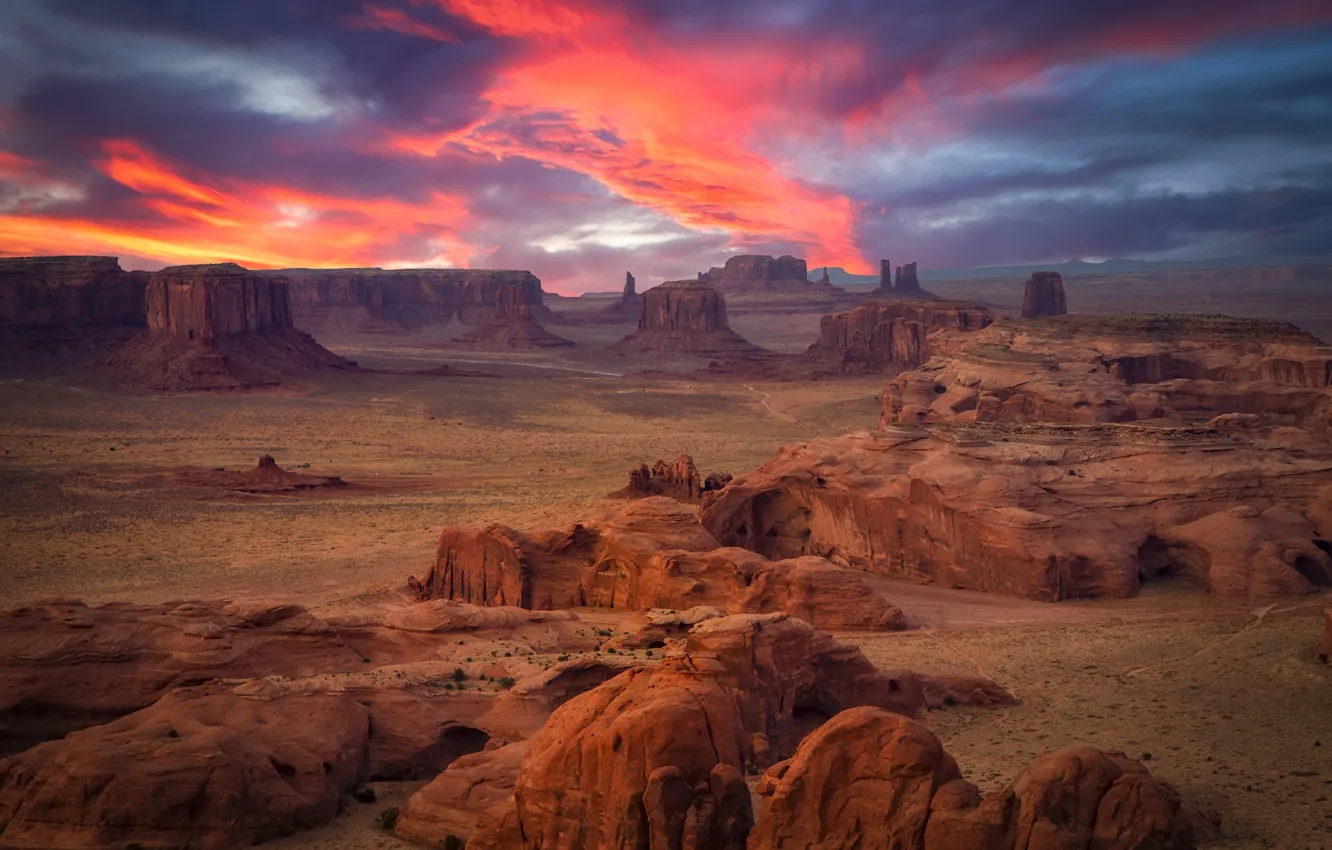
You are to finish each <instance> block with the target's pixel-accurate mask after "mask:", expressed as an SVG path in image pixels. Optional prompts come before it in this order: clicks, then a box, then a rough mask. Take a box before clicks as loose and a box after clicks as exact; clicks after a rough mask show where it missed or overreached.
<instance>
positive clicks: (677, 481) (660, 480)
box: [621, 454, 731, 502]
mask: <svg viewBox="0 0 1332 850" xmlns="http://www.w3.org/2000/svg"><path fill="white" fill-rule="evenodd" d="M730 480H731V476H730V475H729V474H727V473H721V472H713V473H711V474H709V475H708V477H707V478H703V477H702V476H700V475H699V473H698V467H697V466H695V465H694V459H693V458H692V457H690V456H689V455H683V454H682V455H680V456H679V457H678V458H676V460H675V463H667V462H666V461H664V460H659V461H657V462H656V463H654V464H653V465H652V466H651V467H649V466H648V465H647V464H643V465H642V466H640V467H638V468H637V469H632V470H630V471H629V486H628V487H626V488H625V489H624V490H622V491H621V495H624V496H627V497H630V498H642V497H644V496H668V497H670V498H672V499H675V500H676V501H677V502H696V501H698V500H699V499H700V498H702V496H703V494H704V493H708V492H711V491H713V490H720V489H721V488H722V487H724V486H726V483H727V482H728V481H730Z"/></svg>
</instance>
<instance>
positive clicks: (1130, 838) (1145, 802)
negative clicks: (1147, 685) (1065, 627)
mask: <svg viewBox="0 0 1332 850" xmlns="http://www.w3.org/2000/svg"><path fill="white" fill-rule="evenodd" d="M759 793H760V794H761V795H762V796H763V797H765V798H766V800H767V805H766V806H765V807H764V812H763V816H762V818H760V820H759V823H758V825H757V826H756V827H755V829H754V831H753V834H752V835H751V836H750V838H749V844H748V847H749V848H751V850H779V848H785V847H853V846H854V847H857V848H861V850H1016V848H1024V849H1025V848H1033V850H1034V848H1036V847H1051V848H1054V847H1070V848H1071V847H1096V848H1104V850H1133V848H1139V849H1140V848H1147V847H1160V848H1165V847H1169V848H1175V850H1186V848H1192V847H1195V846H1196V841H1197V840H1198V839H1200V838H1201V839H1206V838H1212V837H1215V836H1214V834H1213V828H1212V827H1211V825H1210V824H1208V823H1207V822H1206V821H1205V820H1204V819H1203V818H1202V816H1201V815H1200V814H1199V813H1198V812H1196V811H1195V810H1193V809H1191V808H1190V807H1188V806H1187V805H1185V804H1183V803H1182V802H1181V800H1180V796H1179V792H1177V791H1176V790H1175V789H1174V788H1173V787H1172V786H1171V785H1170V784H1169V783H1167V782H1164V781H1163V780H1160V779H1157V778H1155V777H1153V776H1152V775H1151V773H1150V772H1148V770H1147V768H1145V767H1143V766H1142V765H1141V764H1140V763H1138V762H1136V761H1134V760H1132V759H1130V758H1128V757H1127V756H1125V755H1124V754H1123V753H1103V752H1101V751H1100V750H1097V749H1093V748H1091V747H1070V748H1068V749H1064V750H1058V751H1056V752H1052V753H1048V754H1046V755H1045V756H1042V757H1041V758H1039V759H1037V760H1036V761H1035V762H1034V763H1032V764H1031V765H1029V766H1028V767H1027V768H1026V770H1024V771H1023V772H1022V774H1021V775H1020V776H1019V777H1018V778H1017V779H1016V780H1014V782H1013V783H1012V784H1011V785H1009V786H1008V788H1006V789H1005V790H1003V791H997V792H994V793H992V794H989V795H987V796H986V797H985V798H984V799H982V798H981V794H980V791H979V790H978V789H977V788H976V786H975V785H972V784H971V783H970V782H968V781H966V780H965V779H963V778H962V774H961V772H960V771H959V770H958V766H957V763H956V762H955V761H954V760H953V759H952V758H951V757H950V756H949V755H948V753H946V752H945V751H944V749H943V745H942V744H941V743H940V742H939V739H938V738H937V737H935V735H934V734H933V733H932V732H930V730H929V729H927V728H926V727H925V726H924V725H922V724H921V723H918V722H916V721H914V720H911V719H909V718H907V717H902V716H901V715H897V714H892V713H890V712H887V711H884V710H882V709H880V708H874V707H861V708H853V709H849V710H847V711H843V712H842V713H841V714H839V715H837V716H836V717H834V718H833V719H832V720H830V721H829V722H827V723H825V724H824V725H823V726H821V727H820V728H819V729H818V730H817V731H815V732H814V733H813V734H811V735H810V736H809V737H808V738H806V739H805V740H804V741H803V742H802V743H801V744H800V747H799V749H798V750H797V751H796V754H795V757H794V758H792V759H790V760H789V761H786V762H782V763H779V764H777V765H775V766H774V767H773V768H772V769H770V770H769V771H768V772H767V773H766V774H764V777H763V780H762V782H761V783H760V785H759Z"/></svg>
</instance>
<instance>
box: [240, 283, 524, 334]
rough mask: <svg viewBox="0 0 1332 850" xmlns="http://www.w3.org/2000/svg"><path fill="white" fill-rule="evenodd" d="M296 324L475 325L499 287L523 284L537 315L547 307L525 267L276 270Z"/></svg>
mask: <svg viewBox="0 0 1332 850" xmlns="http://www.w3.org/2000/svg"><path fill="white" fill-rule="evenodd" d="M264 274H265V275H271V276H274V277H280V278H286V279H287V280H288V281H289V285H290V289H291V304H292V311H293V316H294V318H295V320H296V323H297V325H299V326H300V327H302V328H307V329H309V330H311V331H315V332H321V331H341V330H378V331H393V330H403V329H411V328H415V327H422V326H426V325H436V324H439V325H444V324H448V323H450V322H453V321H458V322H461V323H463V324H466V325H480V324H482V323H484V322H485V321H486V320H488V319H489V318H490V317H491V315H492V313H493V312H494V307H495V298H496V296H497V295H498V292H499V289H500V287H503V286H507V285H511V284H512V285H517V286H520V287H522V289H523V292H524V295H525V299H524V300H525V302H526V303H527V304H528V305H529V309H530V310H531V312H532V313H533V314H534V315H535V316H536V317H538V318H541V319H545V318H547V317H548V313H549V311H548V310H547V309H546V308H545V306H544V302H543V296H544V293H543V292H542V290H541V280H540V279H539V278H538V277H537V276H536V275H534V274H532V273H531V272H529V271H521V270H511V269H510V270H496V269H380V268H367V269H280V270H277V271H274V272H264Z"/></svg>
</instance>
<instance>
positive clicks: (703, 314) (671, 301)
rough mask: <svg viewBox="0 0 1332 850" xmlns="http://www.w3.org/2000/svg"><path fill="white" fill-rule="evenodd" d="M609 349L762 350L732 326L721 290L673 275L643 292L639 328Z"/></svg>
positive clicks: (724, 353)
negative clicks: (679, 278) (664, 281)
mask: <svg viewBox="0 0 1332 850" xmlns="http://www.w3.org/2000/svg"><path fill="white" fill-rule="evenodd" d="M605 351H607V352H609V353H612V354H685V355H690V356H694V357H709V358H721V359H725V358H729V357H743V356H745V355H752V354H759V353H762V352H763V349H761V348H759V347H758V346H757V345H754V344H753V343H752V342H750V341H749V340H747V339H745V338H744V337H742V336H740V335H739V334H737V333H736V332H735V331H733V330H731V326H730V325H729V324H728V323H727V319H726V299H725V298H724V297H723V296H722V294H721V292H720V291H718V290H717V289H715V288H713V287H712V286H710V285H708V284H706V283H703V282H702V281H697V280H671V281H667V282H666V283H663V284H661V285H660V286H654V287H652V288H651V289H649V290H647V291H646V292H644V293H643V295H642V302H641V304H640V305H639V312H638V329H637V330H635V331H634V332H633V333H631V334H629V335H628V336H626V337H625V338H624V339H621V340H620V341H618V342H615V343H612V344H611V345H609V346H607V347H606V349H605Z"/></svg>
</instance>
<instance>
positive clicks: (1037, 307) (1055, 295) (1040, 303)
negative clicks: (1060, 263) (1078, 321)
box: [1022, 272, 1068, 319]
mask: <svg viewBox="0 0 1332 850" xmlns="http://www.w3.org/2000/svg"><path fill="white" fill-rule="evenodd" d="M1067 312H1068V303H1067V301H1066V300H1065V297H1064V279H1063V278H1062V277H1060V276H1059V272H1032V275H1031V277H1030V278H1028V279H1027V288H1026V291H1025V292H1024V293H1023V295H1022V318H1024V319H1039V318H1041V317H1042V316H1062V315H1064V314H1065V313H1067Z"/></svg>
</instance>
